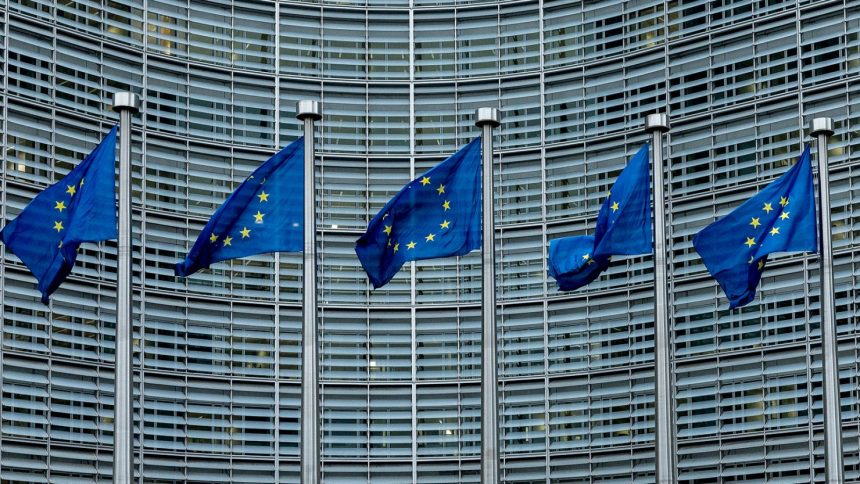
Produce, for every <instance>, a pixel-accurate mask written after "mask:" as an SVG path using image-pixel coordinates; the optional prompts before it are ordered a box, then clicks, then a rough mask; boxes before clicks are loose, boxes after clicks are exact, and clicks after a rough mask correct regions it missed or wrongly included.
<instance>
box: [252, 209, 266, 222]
mask: <svg viewBox="0 0 860 484" xmlns="http://www.w3.org/2000/svg"><path fill="white" fill-rule="evenodd" d="M264 215H266V214H264V213H260V211H259V210H257V213H255V214H254V223H257V224H261V223H263V216H264Z"/></svg>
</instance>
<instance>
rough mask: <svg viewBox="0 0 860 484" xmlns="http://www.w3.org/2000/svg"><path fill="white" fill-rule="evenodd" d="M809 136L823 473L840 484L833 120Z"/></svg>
mask: <svg viewBox="0 0 860 484" xmlns="http://www.w3.org/2000/svg"><path fill="white" fill-rule="evenodd" d="M811 128H812V129H811V130H810V131H811V133H810V134H811V135H812V136H815V137H816V138H817V143H816V148H817V149H818V157H817V158H818V200H819V205H820V215H819V217H820V219H819V220H820V222H819V224H818V227H819V229H818V230H819V234H820V238H821V239H820V240H821V258H820V262H821V350H822V351H821V352H822V355H821V357H822V360H823V366H824V375H823V387H824V472H825V476H826V477H825V480H826V482H828V483H831V484H837V483H838V484H841V483H842V482H843V476H842V473H843V469H842V417H841V414H840V410H841V409H840V403H839V352H838V348H837V344H836V309H835V303H834V301H833V297H834V289H833V246H832V244H831V235H832V234H831V230H832V228H831V223H830V180H829V167H828V163H827V141H828V138H829V137H830V135H832V134H833V119H831V118H815V119H813V120H812V127H811Z"/></svg>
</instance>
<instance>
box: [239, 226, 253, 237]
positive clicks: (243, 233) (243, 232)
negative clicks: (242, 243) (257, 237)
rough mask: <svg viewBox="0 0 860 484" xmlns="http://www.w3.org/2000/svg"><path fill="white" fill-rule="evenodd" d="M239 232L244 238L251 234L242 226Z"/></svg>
mask: <svg viewBox="0 0 860 484" xmlns="http://www.w3.org/2000/svg"><path fill="white" fill-rule="evenodd" d="M239 233H240V234H242V238H243V239H246V238H248V237H250V236H251V231H250V230H248V227H242V230H240V231H239Z"/></svg>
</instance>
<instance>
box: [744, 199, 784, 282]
mask: <svg viewBox="0 0 860 484" xmlns="http://www.w3.org/2000/svg"><path fill="white" fill-rule="evenodd" d="M789 202H790V201H789V199H788V197H779V202H778V203H776V205H779V208H774V203H772V202H764V203H763V204H762V207H761V210H762V211H763V212H764V213H765V215H762V216H758V217H750V222H749V225H750V226H751V227H752V228H753V229H758V228H759V227H760V226H761V225H763V224H762V221H761V219H762V217H764V216H769V215H770V213H771V212H774V211H776V212H777V214H778V216H777V217H776V221H775V222H774V225H773V227H771V229H770V230H769V231H766V232H764V233H763V234H762V240H761V241H757V240H756V238H755V236H753V237H748V236H744V238H745V239H746V240H745V241H744V242H743V245H745V246H746V247H747V249H750V250H753V247H755V246H756V245H761V244H762V243H763V242H764V239H765V238H766V237H768V236H770V237H777V236H779V235H781V234H780V231H779V230H780V227H778V226H777V225H776V224H777V223H779V222H782V221H786V220H789V219H790V218H791V212H789V211H788V210H786V209H787V208H788V204H789ZM754 262H756V259H755V256H754V255H751V256H750V258H749V260H748V261H747V264H753V263H754ZM764 264H765V258H761V259H759V261H758V264H757V266H756V267H757V268H758V270H759V271H761V270H762V269H764Z"/></svg>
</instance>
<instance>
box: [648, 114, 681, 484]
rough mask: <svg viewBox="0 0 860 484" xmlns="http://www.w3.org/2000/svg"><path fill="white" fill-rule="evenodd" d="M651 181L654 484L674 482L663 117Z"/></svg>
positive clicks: (652, 122) (656, 130)
mask: <svg viewBox="0 0 860 484" xmlns="http://www.w3.org/2000/svg"><path fill="white" fill-rule="evenodd" d="M645 129H646V130H648V131H649V132H650V133H651V136H652V142H651V156H652V157H653V158H652V163H651V179H652V183H653V184H654V374H655V375H654V387H655V390H654V401H655V412H656V427H657V428H656V432H655V434H656V435H655V442H654V452H655V460H656V481H657V483H658V484H664V483H671V482H675V476H674V465H673V464H674V442H673V440H674V439H673V432H672V431H673V428H672V398H673V395H672V369H671V366H670V361H671V351H672V348H671V346H670V338H669V284H668V276H667V274H666V213H665V210H666V208H665V204H664V199H665V198H664V195H663V133H666V132H668V131H669V118H668V117H667V116H666V113H657V114H649V115H648V117H647V118H645Z"/></svg>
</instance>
